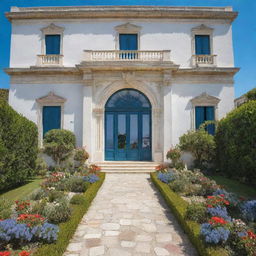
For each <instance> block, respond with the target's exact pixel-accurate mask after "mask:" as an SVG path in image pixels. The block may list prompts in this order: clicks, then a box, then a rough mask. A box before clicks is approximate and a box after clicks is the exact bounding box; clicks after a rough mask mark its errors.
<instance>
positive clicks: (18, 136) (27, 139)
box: [0, 100, 38, 190]
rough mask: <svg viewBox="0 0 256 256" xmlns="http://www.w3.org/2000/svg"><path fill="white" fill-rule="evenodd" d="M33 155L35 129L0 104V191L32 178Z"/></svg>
mask: <svg viewBox="0 0 256 256" xmlns="http://www.w3.org/2000/svg"><path fill="white" fill-rule="evenodd" d="M37 153H38V133H37V127H36V125H35V124H34V123H33V122H31V121H29V120H28V119H26V118H25V117H23V116H22V115H20V114H18V113H17V112H16V111H14V110H13V109H12V108H11V107H10V106H9V105H8V104H7V103H6V102H4V101H1V100H0V190H3V189H7V188H10V187H12V186H15V185H17V184H21V183H24V182H25V181H26V180H27V179H28V178H30V177H31V176H33V175H34V173H35V162H36V158H37Z"/></svg>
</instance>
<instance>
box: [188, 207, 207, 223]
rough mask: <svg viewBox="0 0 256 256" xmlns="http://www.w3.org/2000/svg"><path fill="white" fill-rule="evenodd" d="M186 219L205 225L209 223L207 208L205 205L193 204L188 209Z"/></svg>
mask: <svg viewBox="0 0 256 256" xmlns="http://www.w3.org/2000/svg"><path fill="white" fill-rule="evenodd" d="M186 218H187V219H188V220H192V221H196V222H198V223H203V222H206V221H207V213H206V207H205V205H204V204H203V203H197V202H192V203H191V204H189V205H188V207H187V212H186Z"/></svg>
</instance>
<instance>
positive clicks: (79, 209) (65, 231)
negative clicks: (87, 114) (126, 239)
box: [33, 173, 224, 256]
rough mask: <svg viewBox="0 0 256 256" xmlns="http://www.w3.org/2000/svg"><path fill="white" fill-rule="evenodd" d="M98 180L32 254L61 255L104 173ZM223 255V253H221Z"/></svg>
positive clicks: (41, 255)
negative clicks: (49, 239)
mask: <svg viewBox="0 0 256 256" xmlns="http://www.w3.org/2000/svg"><path fill="white" fill-rule="evenodd" d="M99 175H100V181H98V182H95V183H93V184H91V185H90V187H89V188H88V190H86V192H85V193H84V197H85V198H86V200H85V203H84V204H82V205H73V206H72V216H71V218H70V220H69V221H67V222H65V223H61V224H60V225H59V227H60V232H59V235H58V240H57V241H56V243H54V244H47V245H43V246H42V247H41V248H39V249H38V250H37V251H36V252H35V254H33V255H34V256H45V255H51V256H62V255H63V253H64V252H65V250H66V248H67V246H68V244H69V242H70V239H71V238H72V237H73V235H74V233H75V231H76V229H77V226H78V225H79V223H80V221H81V219H82V218H83V216H84V214H85V213H86V211H87V210H88V208H89V206H90V204H91V202H92V200H93V199H94V197H95V196H96V194H97V192H98V190H99V188H100V187H101V185H102V183H103V181H104V178H105V174H104V173H100V174H99ZM222 256H224V255H222Z"/></svg>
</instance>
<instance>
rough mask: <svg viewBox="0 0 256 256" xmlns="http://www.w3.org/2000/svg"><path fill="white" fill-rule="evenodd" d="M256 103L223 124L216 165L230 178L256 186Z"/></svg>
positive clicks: (221, 123) (234, 113) (220, 131)
mask: <svg viewBox="0 0 256 256" xmlns="http://www.w3.org/2000/svg"><path fill="white" fill-rule="evenodd" d="M255 131H256V101H255V100H252V101H249V102H247V103H245V104H243V105H242V106H240V107H239V108H237V109H235V110H233V111H232V112H230V113H229V114H228V115H227V117H226V118H224V119H222V120H221V121H220V122H219V125H218V128H217V132H216V136H215V140H216V151H217V156H216V159H217V161H216V164H217V165H218V167H219V169H220V171H221V172H222V173H223V174H226V175H227V176H228V177H234V178H238V179H239V180H243V181H246V182H248V183H251V184H256V132H255Z"/></svg>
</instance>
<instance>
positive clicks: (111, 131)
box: [106, 114, 114, 149]
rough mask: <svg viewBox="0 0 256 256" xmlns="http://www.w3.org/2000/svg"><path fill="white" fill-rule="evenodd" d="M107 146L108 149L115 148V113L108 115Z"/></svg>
mask: <svg viewBox="0 0 256 256" xmlns="http://www.w3.org/2000/svg"><path fill="white" fill-rule="evenodd" d="M106 129H107V131H106V147H107V148H108V149H113V148H114V115H109V114H108V115H107V120H106Z"/></svg>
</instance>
